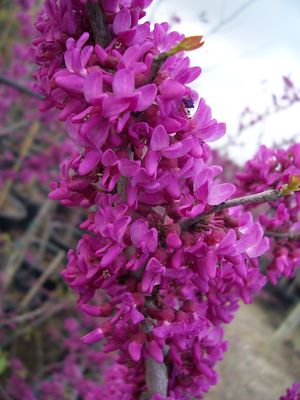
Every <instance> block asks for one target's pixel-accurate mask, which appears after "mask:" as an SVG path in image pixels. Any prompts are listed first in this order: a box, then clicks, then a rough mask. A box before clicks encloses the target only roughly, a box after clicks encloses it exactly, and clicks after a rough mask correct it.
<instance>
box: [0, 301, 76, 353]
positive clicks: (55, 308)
mask: <svg viewBox="0 0 300 400" xmlns="http://www.w3.org/2000/svg"><path fill="white" fill-rule="evenodd" d="M70 305H71V303H70V302H66V301H64V302H63V303H55V304H53V305H52V306H51V307H49V308H48V309H47V311H45V312H44V313H43V315H42V316H41V317H40V318H39V319H37V320H36V321H34V322H33V323H32V324H29V325H27V326H25V327H24V328H23V329H20V330H17V331H16V332H15V333H14V334H13V335H11V336H9V337H7V338H6V339H5V340H4V341H3V343H1V346H2V347H3V348H4V347H6V346H8V345H10V344H11V343H13V342H15V341H16V340H17V339H18V338H19V337H20V336H23V335H26V334H27V333H29V332H30V331H32V330H33V329H34V328H36V327H37V326H39V325H40V324H42V323H43V322H45V321H47V320H48V319H49V318H50V317H52V316H53V315H56V314H58V313H60V312H62V311H64V310H65V309H67V308H68V307H70Z"/></svg>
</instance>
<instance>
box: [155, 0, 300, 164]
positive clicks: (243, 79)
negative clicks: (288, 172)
mask: <svg viewBox="0 0 300 400" xmlns="http://www.w3.org/2000/svg"><path fill="white" fill-rule="evenodd" d="M299 14H300V3H299V1H297V0H287V1H282V0H212V1H197V0H188V1H173V0H159V1H156V2H154V3H153V5H152V7H151V9H150V16H151V19H152V21H153V22H154V21H158V22H162V21H169V22H170V24H171V25H172V27H173V28H174V29H176V30H178V31H180V32H183V33H184V34H185V35H187V36H192V35H204V40H205V45H204V46H203V47H202V48H201V50H198V51H195V52H191V53H190V54H189V56H190V58H191V60H192V64H193V65H200V66H201V68H202V76H200V78H199V79H198V82H197V84H196V85H195V86H194V87H195V89H196V90H197V91H198V92H199V94H200V96H202V97H204V98H205V99H206V101H207V103H208V104H210V105H211V107H212V109H213V113H214V116H215V117H216V118H217V119H218V120H220V121H224V122H226V125H227V135H226V137H225V138H223V139H222V140H220V141H218V144H217V147H218V148H220V149H222V150H223V151H226V152H228V153H230V157H231V158H233V159H234V160H236V161H238V162H239V163H240V164H241V163H242V162H245V161H246V160H248V159H250V158H251V157H252V156H253V155H254V153H255V152H256V151H257V147H258V144H262V143H264V144H266V145H268V146H272V145H274V144H276V145H280V144H281V143H282V142H286V141H289V140H291V139H294V140H295V139H296V138H298V140H299V138H300V129H299V126H297V125H298V123H297V121H298V120H299V115H300V103H299V101H300V77H299V70H300V43H299V37H300V28H299V24H298V19H299ZM291 84H292V85H293V87H291ZM232 142H233V143H232ZM225 147H226V149H224V148H225ZM241 150H242V151H241Z"/></svg>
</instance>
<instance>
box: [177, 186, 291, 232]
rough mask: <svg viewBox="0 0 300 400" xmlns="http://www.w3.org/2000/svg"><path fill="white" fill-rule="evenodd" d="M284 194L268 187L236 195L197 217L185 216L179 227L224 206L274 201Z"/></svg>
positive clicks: (188, 226) (188, 225)
mask: <svg viewBox="0 0 300 400" xmlns="http://www.w3.org/2000/svg"><path fill="white" fill-rule="evenodd" d="M285 195H286V194H285V193H284V192H283V191H282V190H280V189H270V190H265V191H264V192H261V193H255V194H250V195H247V196H243V197H237V198H235V199H230V200H227V201H224V202H223V203H221V204H218V205H217V206H213V207H212V208H211V209H210V210H209V211H207V212H204V213H202V214H200V215H197V217H194V218H187V219H185V220H183V221H182V222H181V229H182V230H183V231H186V230H188V229H189V228H190V227H191V226H193V225H195V224H197V223H198V222H200V221H201V220H202V219H203V218H204V217H206V216H208V215H211V214H216V213H218V212H220V211H222V210H225V209H226V208H231V207H236V206H240V205H246V204H251V203H263V202H265V201H267V202H269V201H276V200H278V199H280V198H281V197H283V196H285Z"/></svg>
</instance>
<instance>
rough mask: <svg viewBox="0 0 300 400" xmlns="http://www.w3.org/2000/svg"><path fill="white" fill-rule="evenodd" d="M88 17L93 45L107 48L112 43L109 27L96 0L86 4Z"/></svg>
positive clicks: (99, 3)
mask: <svg viewBox="0 0 300 400" xmlns="http://www.w3.org/2000/svg"><path fill="white" fill-rule="evenodd" d="M87 10H88V15H89V19H90V23H91V27H92V31H93V35H94V40H95V43H98V44H100V45H101V46H102V47H103V48H105V47H107V46H108V45H109V44H110V42H111V41H112V38H111V34H110V30H109V27H108V25H107V22H106V19H105V13H104V10H103V8H102V6H101V2H99V1H98V0H97V1H96V2H94V1H93V0H89V1H88V3H87Z"/></svg>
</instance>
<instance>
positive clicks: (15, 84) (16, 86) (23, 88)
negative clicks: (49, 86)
mask: <svg viewBox="0 0 300 400" xmlns="http://www.w3.org/2000/svg"><path fill="white" fill-rule="evenodd" d="M0 83H3V84H4V85H6V86H10V87H12V88H14V89H16V90H18V91H19V92H21V93H25V94H27V95H29V96H31V97H35V98H36V99H40V100H43V98H44V97H43V96H42V95H41V94H39V93H36V92H33V91H32V90H31V89H28V88H27V87H26V86H23V85H22V84H21V83H19V82H16V81H13V80H11V79H9V78H5V77H4V76H0Z"/></svg>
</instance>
